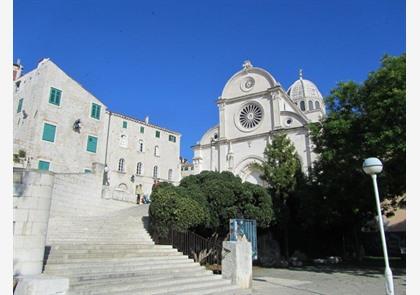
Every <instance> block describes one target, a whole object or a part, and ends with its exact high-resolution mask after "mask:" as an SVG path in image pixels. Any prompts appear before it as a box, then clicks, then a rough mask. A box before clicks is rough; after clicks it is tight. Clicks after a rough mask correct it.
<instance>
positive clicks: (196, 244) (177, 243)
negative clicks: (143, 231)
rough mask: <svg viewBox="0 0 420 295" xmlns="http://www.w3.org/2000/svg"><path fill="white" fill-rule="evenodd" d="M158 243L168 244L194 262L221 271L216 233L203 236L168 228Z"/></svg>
mask: <svg viewBox="0 0 420 295" xmlns="http://www.w3.org/2000/svg"><path fill="white" fill-rule="evenodd" d="M160 244H170V245H172V246H173V247H174V248H177V249H178V250H179V251H180V252H182V253H183V254H184V255H188V257H189V258H192V259H194V261H195V262H198V263H200V265H203V266H205V267H206V268H207V269H210V270H212V271H213V272H214V273H221V271H222V267H221V265H222V250H223V247H222V241H221V240H219V239H218V236H217V235H213V236H212V237H210V238H204V237H202V236H200V235H197V234H196V233H193V232H191V231H185V232H179V231H176V230H169V233H168V237H167V239H161V240H160Z"/></svg>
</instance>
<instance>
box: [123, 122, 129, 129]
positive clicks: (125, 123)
mask: <svg viewBox="0 0 420 295" xmlns="http://www.w3.org/2000/svg"><path fill="white" fill-rule="evenodd" d="M127 126H128V123H127V121H123V128H125V129H127Z"/></svg>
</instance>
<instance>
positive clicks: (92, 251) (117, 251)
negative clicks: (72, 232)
mask: <svg viewBox="0 0 420 295" xmlns="http://www.w3.org/2000/svg"><path fill="white" fill-rule="evenodd" d="M156 252H159V253H163V254H165V253H173V252H178V250H176V249H173V248H137V249H64V250H63V249H52V250H50V253H49V257H59V256H64V255H65V256H68V257H70V256H71V255H105V256H106V255H119V254H133V255H135V254H149V253H152V254H153V253H156Z"/></svg>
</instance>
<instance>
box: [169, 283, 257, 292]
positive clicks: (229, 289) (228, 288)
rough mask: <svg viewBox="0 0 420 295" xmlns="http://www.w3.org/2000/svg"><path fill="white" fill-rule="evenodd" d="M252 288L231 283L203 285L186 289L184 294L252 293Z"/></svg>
mask: <svg viewBox="0 0 420 295" xmlns="http://www.w3.org/2000/svg"><path fill="white" fill-rule="evenodd" d="M251 294H252V289H240V288H239V287H238V286H235V285H232V284H229V285H226V286H223V287H218V288H207V289H203V288H202V287H199V288H194V289H189V290H184V291H183V292H182V295H251ZM165 295H179V292H178V291H175V292H169V293H165Z"/></svg>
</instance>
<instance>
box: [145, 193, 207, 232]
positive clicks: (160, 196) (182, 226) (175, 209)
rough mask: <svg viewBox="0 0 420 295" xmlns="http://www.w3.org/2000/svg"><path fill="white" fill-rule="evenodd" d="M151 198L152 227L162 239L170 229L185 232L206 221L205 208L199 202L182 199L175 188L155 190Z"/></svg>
mask: <svg viewBox="0 0 420 295" xmlns="http://www.w3.org/2000/svg"><path fill="white" fill-rule="evenodd" d="M151 198H152V200H153V201H152V203H151V204H150V207H149V213H150V217H151V226H152V229H153V232H154V233H155V234H157V235H158V236H160V237H164V236H166V235H167V234H168V231H169V229H170V228H173V229H174V230H177V231H185V230H187V229H189V228H191V227H195V226H197V225H199V224H202V223H204V222H205V220H206V212H205V210H204V208H203V207H202V206H201V205H200V204H199V203H198V202H196V201H194V200H192V199H188V198H185V197H182V196H181V195H180V194H178V193H177V192H176V190H175V188H174V187H173V186H166V185H165V186H164V187H161V188H157V189H155V190H154V191H153V192H152V197H151Z"/></svg>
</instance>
